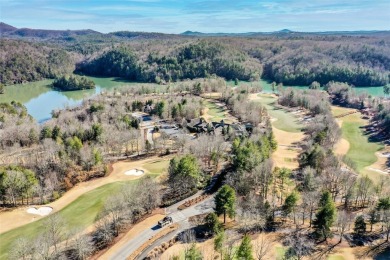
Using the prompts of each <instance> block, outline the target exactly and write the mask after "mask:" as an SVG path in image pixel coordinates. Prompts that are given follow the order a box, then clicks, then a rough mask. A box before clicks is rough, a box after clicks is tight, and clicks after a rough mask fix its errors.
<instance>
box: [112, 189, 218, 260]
mask: <svg viewBox="0 0 390 260" xmlns="http://www.w3.org/2000/svg"><path fill="white" fill-rule="evenodd" d="M213 206H214V201H213V197H212V196H211V197H209V198H207V199H206V200H204V201H202V202H200V203H199V204H197V205H194V206H191V207H189V208H186V209H184V210H181V211H178V210H176V208H177V204H175V205H174V206H171V207H169V208H168V209H167V210H168V211H169V212H172V213H170V214H169V216H171V217H172V219H173V223H179V228H178V229H177V230H176V231H175V233H176V234H178V233H180V232H181V231H183V230H185V229H187V228H188V227H189V224H188V218H190V217H192V216H196V215H199V214H203V213H209V212H212V211H213ZM160 231H161V228H160V227H159V226H158V225H157V223H156V225H154V226H151V227H150V228H148V229H146V230H144V231H143V232H141V233H140V234H139V235H138V236H137V237H136V238H134V239H131V240H129V241H127V242H126V243H125V244H124V245H123V246H122V247H121V248H120V249H119V250H118V251H117V252H115V253H114V254H112V255H111V256H110V258H109V259H110V260H123V259H126V258H127V257H128V256H130V255H131V254H132V253H133V252H135V251H136V250H137V249H138V248H140V247H141V246H142V245H143V244H144V243H145V242H147V241H148V240H149V239H151V238H152V237H153V236H154V235H156V234H157V233H158V232H160Z"/></svg>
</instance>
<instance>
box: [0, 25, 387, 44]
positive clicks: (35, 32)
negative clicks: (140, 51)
mask: <svg viewBox="0 0 390 260" xmlns="http://www.w3.org/2000/svg"><path fill="white" fill-rule="evenodd" d="M383 33H385V34H388V33H390V31H378V30H373V31H323V32H296V31H292V30H289V29H282V30H280V31H274V32H243V33H224V32H219V33H203V32H198V31H185V32H183V33H180V34H167V33H158V32H136V31H118V32H110V33H101V32H98V31H94V30H91V29H85V30H48V29H30V28H16V27H14V26H12V25H9V24H6V23H4V22H0V36H1V37H5V38H34V39H38V40H39V39H40V40H46V39H63V40H69V39H72V37H75V36H100V37H104V38H109V37H117V38H122V39H123V38H127V39H129V38H145V39H148V38H165V37H175V36H176V37H177V36H189V37H191V36H192V37H209V36H211V37H261V36H277V37H279V36H280V37H289V36H306V35H372V34H383Z"/></svg>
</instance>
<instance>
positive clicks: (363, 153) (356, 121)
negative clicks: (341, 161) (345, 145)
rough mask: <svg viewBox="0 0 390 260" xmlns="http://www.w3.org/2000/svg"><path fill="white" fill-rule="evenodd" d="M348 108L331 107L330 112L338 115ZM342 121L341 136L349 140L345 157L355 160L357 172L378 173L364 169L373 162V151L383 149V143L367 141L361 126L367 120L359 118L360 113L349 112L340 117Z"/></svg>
mask: <svg viewBox="0 0 390 260" xmlns="http://www.w3.org/2000/svg"><path fill="white" fill-rule="evenodd" d="M348 111H350V110H348V109H344V108H339V107H333V108H332V113H333V114H334V115H340V114H344V113H346V112H348ZM340 120H342V121H343V124H342V126H341V130H342V135H343V138H344V139H346V140H347V141H348V142H349V145H350V147H349V150H348V152H347V157H349V158H350V159H351V160H352V161H353V162H355V164H356V167H357V170H358V172H359V173H363V174H368V175H369V176H370V177H374V179H375V176H377V175H378V173H377V172H374V171H370V170H367V169H365V167H367V166H369V165H371V164H373V163H375V162H376V161H377V157H376V155H375V153H376V152H377V151H379V150H381V149H383V145H382V144H380V143H374V142H369V141H368V136H366V135H364V132H363V129H362V128H361V127H362V126H365V125H367V124H368V122H367V121H366V120H364V119H362V118H361V114H360V113H355V114H351V115H348V116H345V117H342V118H340Z"/></svg>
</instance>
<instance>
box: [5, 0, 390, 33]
mask: <svg viewBox="0 0 390 260" xmlns="http://www.w3.org/2000/svg"><path fill="white" fill-rule="evenodd" d="M0 8H1V9H0V20H1V21H2V22H5V23H8V24H11V25H13V26H16V27H28V28H41V29H93V30H97V31H100V32H112V31H121V30H128V31H146V32H165V33H181V32H184V31H186V30H192V31H201V32H256V31H276V30H281V29H290V30H295V31H309V32H310V31H341V30H389V29H390V0H322V1H320V0H274V1H272V0H257V1H255V0H253V1H249V0H231V1H228V0H208V1H207V0H122V1H119V0H111V1H103V0H77V1H75V0H0Z"/></svg>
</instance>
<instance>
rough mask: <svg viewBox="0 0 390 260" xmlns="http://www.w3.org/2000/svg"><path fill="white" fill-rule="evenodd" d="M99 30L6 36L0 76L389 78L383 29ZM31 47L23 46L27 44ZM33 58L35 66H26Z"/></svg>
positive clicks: (358, 82)
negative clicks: (48, 36) (70, 36)
mask: <svg viewBox="0 0 390 260" xmlns="http://www.w3.org/2000/svg"><path fill="white" fill-rule="evenodd" d="M111 36H112V35H107V36H104V35H100V36H99V38H104V37H108V38H109V39H106V40H104V39H100V40H96V41H90V42H87V41H85V39H83V37H84V36H82V35H80V36H75V37H76V38H77V40H76V41H73V43H72V41H71V42H56V43H52V44H50V45H48V43H46V44H45V43H31V42H27V41H17V40H11V39H3V40H2V41H1V46H2V47H4V48H2V50H3V53H4V55H1V56H0V57H1V60H0V62H1V64H2V65H3V66H1V67H2V68H3V71H2V73H1V75H2V78H1V80H0V81H1V82H2V83H6V84H14V83H20V82H23V81H35V80H39V79H42V78H55V77H59V76H62V75H64V74H69V73H71V72H72V71H74V70H75V69H76V70H77V71H81V72H84V73H87V74H90V75H98V76H116V77H124V78H127V79H129V80H136V81H142V82H157V83H166V82H174V81H179V80H184V79H188V78H189V79H193V78H203V77H207V76H208V75H213V74H216V75H217V76H220V77H224V78H225V79H227V80H233V79H236V78H237V79H239V80H247V81H248V80H249V81H256V80H258V79H259V78H260V77H262V78H266V79H269V80H272V81H276V82H278V83H282V84H284V85H306V86H307V85H310V84H311V83H312V82H313V81H317V82H319V83H320V84H321V85H325V84H327V83H328V82H330V81H339V82H348V83H349V84H352V85H354V86H383V85H386V84H388V83H389V73H388V71H389V69H390V58H389V53H390V52H389V48H388V46H387V45H386V44H385V42H386V40H387V38H386V37H387V36H375V37H374V36H371V37H365V38H359V40H356V38H355V37H334V36H322V37H312V38H311V37H306V38H286V39H280V38H275V37H270V38H267V37H265V38H261V39H260V38H233V37H230V38H229V37H227V38H221V37H215V38H203V39H196V38H192V37H191V38H188V37H180V36H177V37H167V38H164V37H163V38H161V39H159V40H155V39H142V40H134V39H132V40H131V41H130V40H129V39H130V38H127V37H120V38H115V37H114V38H112V37H111ZM27 50H28V51H27ZM31 65H33V66H31Z"/></svg>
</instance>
